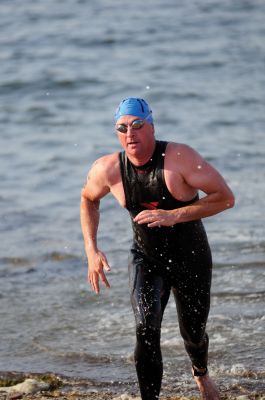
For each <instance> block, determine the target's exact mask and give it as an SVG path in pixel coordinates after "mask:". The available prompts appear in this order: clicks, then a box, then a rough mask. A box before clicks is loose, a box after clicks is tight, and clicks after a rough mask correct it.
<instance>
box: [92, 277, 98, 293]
mask: <svg viewBox="0 0 265 400" xmlns="http://www.w3.org/2000/svg"><path fill="white" fill-rule="evenodd" d="M91 285H92V288H93V290H94V292H96V293H97V294H98V293H99V284H98V276H97V275H96V274H92V278H91Z"/></svg>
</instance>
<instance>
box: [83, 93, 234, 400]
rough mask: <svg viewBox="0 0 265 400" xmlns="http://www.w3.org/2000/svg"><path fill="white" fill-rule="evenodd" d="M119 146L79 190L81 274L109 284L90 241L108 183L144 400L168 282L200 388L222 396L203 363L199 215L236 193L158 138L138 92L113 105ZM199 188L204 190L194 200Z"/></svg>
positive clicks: (153, 392) (158, 373)
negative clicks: (128, 234) (125, 233)
mask: <svg viewBox="0 0 265 400" xmlns="http://www.w3.org/2000/svg"><path fill="white" fill-rule="evenodd" d="M115 121H116V125H115V128H116V133H117V135H118V138H119V141H120V144H121V146H122V148H123V150H124V151H123V152H121V153H118V152H117V153H113V154H110V155H106V156H104V157H101V158H100V159H98V160H97V161H96V162H95V163H94V165H93V166H92V168H91V170H90V172H89V175H88V178H87V182H86V184H85V186H84V188H83V190H82V195H81V225H82V231H83V235H84V242H85V250H86V254H87V258H88V266H89V267H88V279H89V281H90V283H91V285H92V288H93V290H94V291H95V292H96V293H99V280H101V281H102V282H103V283H104V284H105V286H106V287H110V285H109V283H108V280H107V278H106V276H105V273H104V270H105V271H110V267H109V264H108V261H107V258H106V256H105V254H104V253H103V252H102V251H101V250H99V249H98V247H97V228H98V223H99V203H100V200H101V199H102V198H103V197H104V196H105V195H106V194H107V193H109V192H111V193H112V194H113V195H114V196H115V197H116V199H117V200H118V202H119V203H120V205H121V206H122V207H126V208H127V209H128V211H129V212H130V215H131V218H132V227H133V231H134V240H133V245H132V248H131V251H130V254H131V260H130V265H129V272H130V284H131V301H132V307H133V311H134V314H135V320H136V348H135V365H136V370H137V376H138V381H139V386H140V391H141V396H142V399H143V400H155V399H157V398H158V397H159V392H160V387H161V381H162V373H163V365H162V356H161V350H160V330H161V322H162V317H163V313H164V310H165V307H166V305H167V301H168V298H169V294H170V291H171V290H172V292H173V295H174V297H175V301H176V306H177V311H178V320H179V327H180V332H181V335H182V337H183V340H184V345H185V348H186V351H187V353H188V355H189V357H190V359H191V363H192V374H193V377H194V379H195V381H196V383H197V385H198V387H199V390H200V392H201V394H202V396H203V397H204V398H206V399H214V400H215V399H219V395H218V391H217V388H216V386H215V384H214V382H213V381H212V380H211V378H210V377H209V374H208V370H207V356H208V335H207V333H206V331H205V327H206V322H207V317H208V313H209V307H210V286H211V271H212V260H211V252H210V249H209V245H208V242H207V236H206V233H205V231H204V228H203V225H202V222H201V218H205V217H209V216H211V215H214V214H217V213H219V212H221V211H223V210H225V209H228V208H230V207H233V205H234V196H233V193H232V192H231V190H230V189H229V187H228V186H227V184H226V183H225V181H224V179H223V178H222V176H221V175H220V174H219V173H218V172H217V171H216V170H215V169H214V168H213V167H212V166H211V165H210V164H209V163H208V162H207V161H206V160H204V159H203V158H202V157H201V156H200V155H199V154H198V153H197V152H196V151H195V150H193V149H192V148H190V147H189V146H187V145H184V144H179V143H167V142H164V141H156V139H155V136H154V124H153V117H152V111H151V110H150V108H149V106H148V104H147V103H146V102H145V101H144V100H143V99H138V98H128V99H125V100H123V101H122V102H121V103H120V105H119V107H118V108H117V111H116V114H115ZM198 190H201V191H202V192H204V193H205V196H204V197H202V198H201V199H199V197H198Z"/></svg>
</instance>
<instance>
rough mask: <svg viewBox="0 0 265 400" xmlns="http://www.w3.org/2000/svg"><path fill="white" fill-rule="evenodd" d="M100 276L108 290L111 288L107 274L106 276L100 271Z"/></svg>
mask: <svg viewBox="0 0 265 400" xmlns="http://www.w3.org/2000/svg"><path fill="white" fill-rule="evenodd" d="M99 276H100V279H101V280H102V282H103V283H104V285H105V286H106V287H107V288H110V284H109V282H108V280H107V278H106V276H105V274H104V272H103V271H100V272H99Z"/></svg>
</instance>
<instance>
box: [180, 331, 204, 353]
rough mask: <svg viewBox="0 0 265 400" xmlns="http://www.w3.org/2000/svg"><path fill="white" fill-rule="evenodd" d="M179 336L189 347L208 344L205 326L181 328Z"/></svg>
mask: <svg viewBox="0 0 265 400" xmlns="http://www.w3.org/2000/svg"><path fill="white" fill-rule="evenodd" d="M181 336H182V338H183V340H184V342H185V344H186V345H188V346H191V347H193V346H194V347H197V348H198V347H204V346H205V345H206V344H208V341H209V338H208V335H207V333H206V332H205V326H203V327H200V328H197V329H196V328H192V327H191V328H190V329H189V330H187V329H185V330H184V329H181Z"/></svg>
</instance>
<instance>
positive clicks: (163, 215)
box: [134, 209, 177, 228]
mask: <svg viewBox="0 0 265 400" xmlns="http://www.w3.org/2000/svg"><path fill="white" fill-rule="evenodd" d="M134 222H137V223H138V224H147V226H148V227H149V228H154V227H155V226H173V225H175V224H176V223H177V215H176V210H160V209H158V210H144V211H141V212H140V213H139V214H137V215H136V217H135V218H134Z"/></svg>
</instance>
